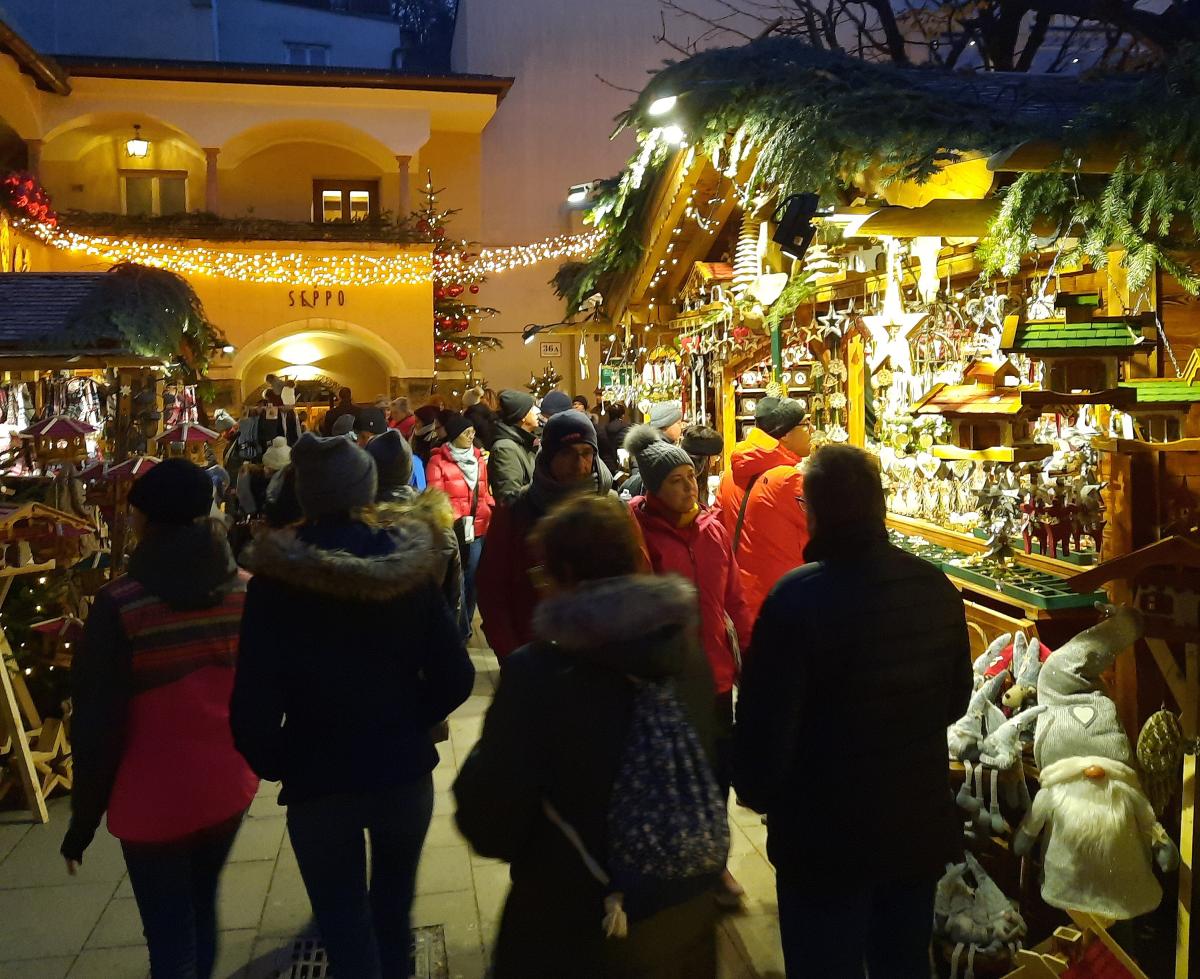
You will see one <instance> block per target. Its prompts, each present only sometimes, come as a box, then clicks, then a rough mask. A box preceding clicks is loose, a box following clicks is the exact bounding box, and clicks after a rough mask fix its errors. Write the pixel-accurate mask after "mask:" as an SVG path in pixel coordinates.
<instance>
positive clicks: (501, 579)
mask: <svg viewBox="0 0 1200 979" xmlns="http://www.w3.org/2000/svg"><path fill="white" fill-rule="evenodd" d="M580 492H583V493H586V492H592V493H598V494H600V495H601V496H604V495H606V494H608V493H611V492H612V477H611V476H610V475H609V474H608V470H607V469H606V468H605V467H604V466H602V465H598V464H597V454H596V429H595V428H594V427H593V425H592V422H591V420H590V419H589V418H588V417H587V415H584V414H582V413H581V412H578V411H563V412H559V413H558V414H557V415H555V416H554V417H553V418H551V419H550V420H549V421H548V422H546V427H545V429H544V430H543V432H542V447H541V450H540V451H539V452H538V454H537V459H536V460H535V461H534V466H533V483H532V484H531V485H529V486H526V487H525V488H524V489H522V490H521V491H520V492H519V493H518V494H517V496H516V497H515V498H514V499H513V500H512V502H511V503H508V504H504V503H501V504H500V506H498V507H497V508H496V510H495V512H494V513H493V514H492V522H491V528H490V529H489V531H488V535H487V540H485V541H484V545H483V556H482V557H481V558H480V559H479V570H478V572H477V573H476V576H475V583H476V590H477V592H478V598H479V614H480V617H481V619H482V622H483V634H484V635H485V636H486V637H487V641H488V645H490V646H491V647H492V650H493V652H495V654H496V658H497V659H499V660H500V663H501V665H503V663H504V659H505V657H506V656H508V654H509V653H511V652H512V651H513V650H514V649H517V648H518V647H520V646H524V645H525V644H526V643H528V642H530V641H531V640H532V639H533V629H532V620H533V608H534V606H535V605H536V604H537V591H536V589H535V588H534V583H533V580H532V579H531V577H530V573H531V572H532V571H533V569H534V568H535V567H536V566H537V565H538V564H539V563H540V559H539V557H538V555H537V554H536V553H534V550H533V547H532V546H531V544H530V542H529V534H530V531H532V530H533V528H534V525H535V524H537V522H538V521H539V520H541V519H542V517H544V516H545V515H546V512H547V511H548V510H549V509H550V508H551V507H552V506H554V504H556V503H558V502H559V501H560V500H563V499H565V498H566V497H567V496H569V495H570V494H572V493H580Z"/></svg>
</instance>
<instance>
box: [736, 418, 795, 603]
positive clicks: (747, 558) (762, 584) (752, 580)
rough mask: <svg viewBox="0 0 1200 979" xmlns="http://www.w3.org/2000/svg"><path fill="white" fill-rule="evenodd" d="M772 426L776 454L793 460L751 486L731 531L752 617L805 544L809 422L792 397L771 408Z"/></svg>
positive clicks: (759, 478)
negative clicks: (779, 452) (804, 466)
mask: <svg viewBox="0 0 1200 979" xmlns="http://www.w3.org/2000/svg"><path fill="white" fill-rule="evenodd" d="M771 423H772V426H773V429H774V432H775V433H777V434H775V435H774V437H775V438H776V439H777V440H778V442H779V445H780V447H781V449H782V450H783V451H784V452H786V453H789V454H790V455H791V456H794V457H795V459H796V460H797V461H796V462H795V463H791V464H788V465H780V466H774V467H773V468H771V469H768V470H767V471H766V472H764V473H763V474H762V475H761V476H759V477H757V478H756V479H755V480H754V481H753V482H752V484H751V485H750V489H749V492H748V493H747V494H746V501H745V511H744V514H739V517H740V520H741V525H740V527H739V528H736V529H735V531H734V547H735V548H736V553H737V563H738V568H739V569H740V572H741V576H742V593H743V594H744V595H745V597H746V604H747V605H749V606H750V612H751V614H752V615H757V614H758V610H759V608H760V607H761V606H762V603H763V600H764V599H766V597H767V593H768V592H770V590H771V589H772V588H773V587H774V586H775V582H777V581H778V580H779V579H780V578H782V577H783V576H784V575H785V574H787V573H788V572H789V571H791V570H792V568H798V567H799V566H800V565H802V564H803V563H804V548H805V546H806V545H807V544H808V521H807V520H806V519H805V515H804V507H803V505H802V503H801V502H800V501H801V500H802V499H803V497H804V476H803V474H802V471H801V466H802V463H803V462H804V460H805V459H806V458H807V457H808V454H809V452H810V451H811V449H812V423H811V422H810V421H809V420H808V415H807V414H806V412H805V410H804V406H803V405H802V404H801V403H800V402H799V401H796V400H794V399H791V398H786V399H784V400H782V401H780V402H779V404H778V405H776V406H775V408H774V411H773V413H772V416H771Z"/></svg>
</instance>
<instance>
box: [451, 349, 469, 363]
mask: <svg viewBox="0 0 1200 979" xmlns="http://www.w3.org/2000/svg"><path fill="white" fill-rule="evenodd" d="M467 355H468V351H467V348H466V347H459V348H458V349H457V350H455V351H454V359H455V360H466V359H467Z"/></svg>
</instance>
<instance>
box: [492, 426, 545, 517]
mask: <svg viewBox="0 0 1200 979" xmlns="http://www.w3.org/2000/svg"><path fill="white" fill-rule="evenodd" d="M533 441H534V439H533V433H532V432H527V431H525V429H523V428H518V427H516V426H514V425H509V424H508V423H507V422H498V423H497V425H496V440H495V441H494V442H493V443H492V448H491V450H490V452H491V454H490V455H489V457H488V480H489V482H490V483H491V487H492V493H493V494H494V495H495V497H496V502H497V503H512V502H513V500H515V499H516V498H517V496H518V494H519V493H520V492H521V490H523V489H524V488H525V487H526V486H528V485H529V484H530V483H532V482H533V464H534V460H535V459H536V458H537V450H536V449H535V448H534V445H533Z"/></svg>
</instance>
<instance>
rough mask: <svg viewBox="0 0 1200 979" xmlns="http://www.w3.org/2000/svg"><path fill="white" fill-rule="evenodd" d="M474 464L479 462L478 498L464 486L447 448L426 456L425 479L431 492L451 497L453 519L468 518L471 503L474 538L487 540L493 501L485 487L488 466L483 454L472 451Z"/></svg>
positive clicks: (460, 473) (451, 454)
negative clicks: (435, 491) (473, 508)
mask: <svg viewBox="0 0 1200 979" xmlns="http://www.w3.org/2000/svg"><path fill="white" fill-rule="evenodd" d="M472 451H473V452H474V453H475V461H476V463H478V469H477V472H478V474H479V475H478V480H479V482H478V483H477V485H476V490H478V494H479V495H478V497H476V495H475V493H474V492H473V491H472V490H471V487H470V486H468V485H467V477H466V476H464V475H463V471H462V470H461V469H459V468H458V463H457V462H455V461H454V454H453V453H452V452H451V450H450V446H449V445H439V446H438V447H437V448H436V449H434V450H433V454H432V455H431V456H430V457H429V465H427V466H426V467H425V479H426V481H427V482H428V484H429V488H430V489H439V490H441V491H442V492H443V493H445V494H446V495H447V496H448V497H450V506H451V507H452V508H453V509H454V518H455V519H456V520H458V519H460V518H462V517H469V516H470V515H471V503H472V501H473V500H474V502H475V536H476V537H486V536H487V532H488V525H489V524H490V523H491V522H492V510H493V509H495V506H496V501H495V500H494V499H493V498H492V491H491V490H490V489H489V488H488V471H487V463H486V462H484V459H483V453H482V452H480V451H479V450H478V449H472Z"/></svg>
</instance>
